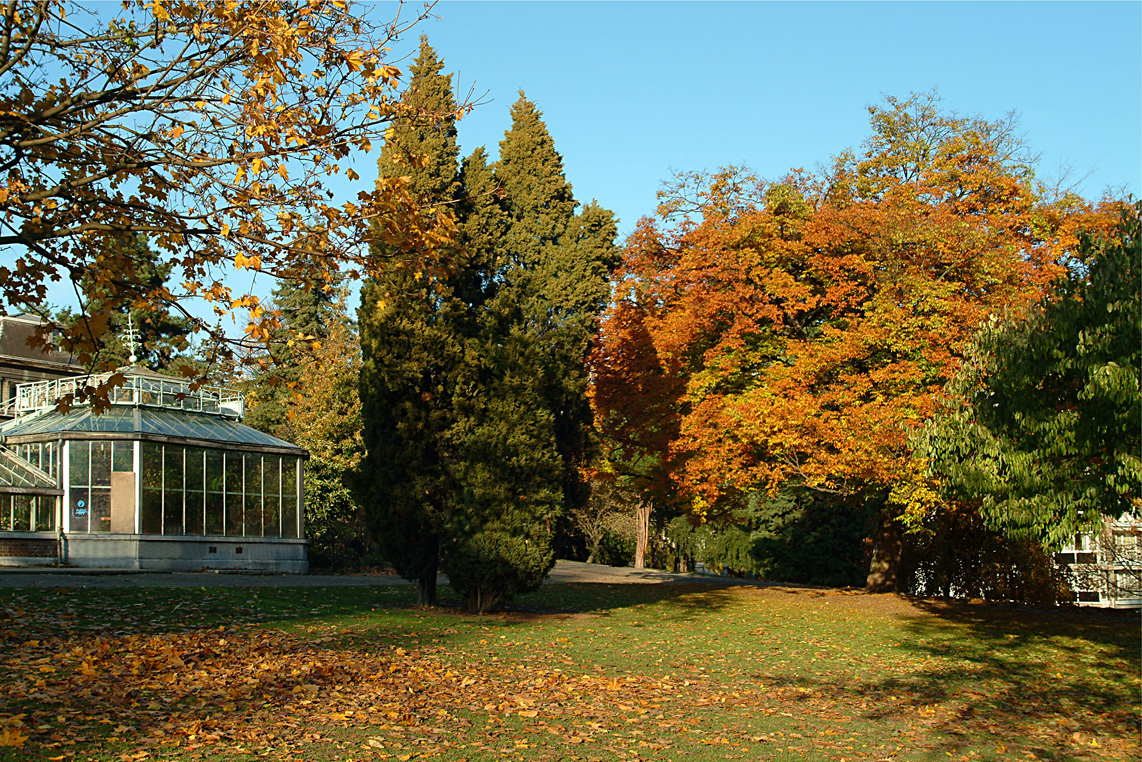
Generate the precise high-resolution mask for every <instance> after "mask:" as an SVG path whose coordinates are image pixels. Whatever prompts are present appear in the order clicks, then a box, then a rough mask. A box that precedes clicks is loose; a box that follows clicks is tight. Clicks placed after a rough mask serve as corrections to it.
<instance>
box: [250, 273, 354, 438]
mask: <svg viewBox="0 0 1142 762" xmlns="http://www.w3.org/2000/svg"><path fill="white" fill-rule="evenodd" d="M344 297H345V289H344V288H343V287H342V286H341V285H340V283H338V282H334V283H326V284H324V285H321V286H314V287H313V288H305V287H304V286H303V285H302V284H300V283H297V282H296V281H290V280H280V281H278V284H277V286H275V287H274V291H273V295H272V299H271V302H270V304H269V306H270V307H271V308H272V309H275V310H277V311H278V312H280V313H281V318H280V322H281V328H280V329H279V330H278V331H277V335H276V336H274V340H273V342H271V344H270V349H269V351H268V352H267V353H266V354H265V355H263V356H262V357H260V358H258V359H257V364H258V370H257V371H256V372H255V373H254V376H253V378H252V379H250V381H249V382H248V383H247V385H246V424H247V425H248V426H252V427H253V428H255V429H258V430H260V431H265V432H267V433H269V434H273V435H274V436H277V437H281V438H282V439H285V440H288V441H290V442H295V441H297V438H296V432H294V431H293V426H292V424H291V423H290V419H289V406H290V398H291V397H292V396H293V395H294V394H296V393H298V392H300V391H301V387H302V385H303V384H302V382H303V378H304V376H305V373H306V366H307V365H308V364H309V363H310V362H311V361H312V359H313V356H314V349H315V343H316V345H317V346H318V347H320V344H321V342H323V341H325V339H327V338H328V337H329V334H330V331H331V330H332V329H333V328H334V326H339V325H344V324H348V323H349V319H348V316H347V315H346V314H345V311H344V305H343V304H342V300H343V299H344Z"/></svg>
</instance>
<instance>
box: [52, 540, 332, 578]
mask: <svg viewBox="0 0 1142 762" xmlns="http://www.w3.org/2000/svg"><path fill="white" fill-rule="evenodd" d="M66 552H67V555H66V562H67V563H69V564H70V565H72V566H78V567H83V568H90V569H100V568H102V569H150V570H155V571H202V570H204V569H232V570H247V571H266V572H278V573H286V574H306V573H308V572H309V561H308V558H307V555H306V542H305V540H280V539H262V538H258V537H155V536H152V535H133V534H119V535H116V534H101V535H69V536H68V537H67V538H66Z"/></svg>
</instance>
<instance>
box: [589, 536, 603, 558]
mask: <svg viewBox="0 0 1142 762" xmlns="http://www.w3.org/2000/svg"><path fill="white" fill-rule="evenodd" d="M600 542H602V538H598V539H596V540H594V541H593V542H592V543H591V552H590V553H588V554H587V563H589V564H593V563H595V556H597V555H599V543H600Z"/></svg>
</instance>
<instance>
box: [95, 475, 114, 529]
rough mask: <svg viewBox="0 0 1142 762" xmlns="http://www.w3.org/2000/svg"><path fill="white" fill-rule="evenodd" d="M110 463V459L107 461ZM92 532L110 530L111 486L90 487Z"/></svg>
mask: <svg viewBox="0 0 1142 762" xmlns="http://www.w3.org/2000/svg"><path fill="white" fill-rule="evenodd" d="M108 463H110V461H108ZM90 531H92V532H110V531H111V488H110V487H92V488H91V524H90Z"/></svg>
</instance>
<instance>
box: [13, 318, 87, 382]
mask: <svg viewBox="0 0 1142 762" xmlns="http://www.w3.org/2000/svg"><path fill="white" fill-rule="evenodd" d="M46 323H47V321H45V320H43V319H41V318H38V317H36V316H35V315H0V361H4V362H7V363H15V364H18V365H22V366H27V367H30V368H39V369H44V370H52V371H57V372H67V373H74V372H76V371H79V372H82V371H83V366H82V365H80V364H79V363H78V362H76V361H75V357H74V356H73V355H72V354H71V353H70V352H64V351H63V350H60V349H50V350H43V349H39V348H35V349H33V348H32V347H30V346H28V339H29V338H31V336H32V334H33V333H35V332H36V329H37V328H39V327H40V326H42V325H45V324H46Z"/></svg>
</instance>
